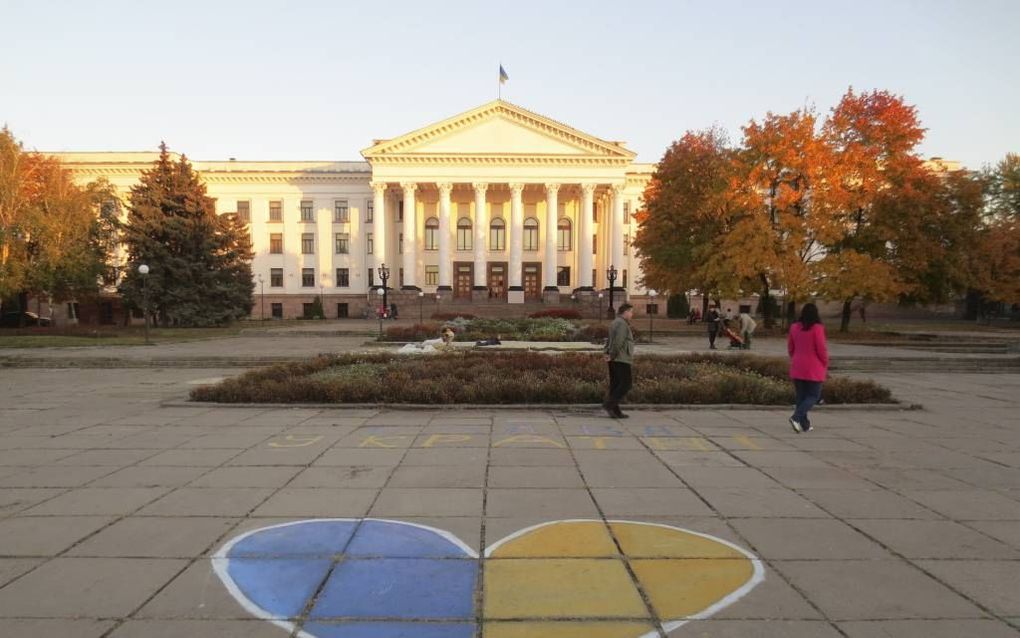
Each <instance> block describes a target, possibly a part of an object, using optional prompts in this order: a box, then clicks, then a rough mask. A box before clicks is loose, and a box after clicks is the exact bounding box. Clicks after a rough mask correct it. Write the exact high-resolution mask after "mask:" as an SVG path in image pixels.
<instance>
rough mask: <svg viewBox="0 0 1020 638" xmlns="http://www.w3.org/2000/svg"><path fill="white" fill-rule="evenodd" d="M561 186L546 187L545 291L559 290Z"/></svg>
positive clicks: (551, 185)
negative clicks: (558, 262) (557, 252)
mask: <svg viewBox="0 0 1020 638" xmlns="http://www.w3.org/2000/svg"><path fill="white" fill-rule="evenodd" d="M559 194H560V185H559V184H546V185H545V263H544V264H542V272H543V273H544V274H543V277H542V279H543V280H544V281H545V287H544V289H545V290H559V287H557V286H556V264H557V261H558V260H557V257H556V227H557V226H558V225H559V221H560V205H559Z"/></svg>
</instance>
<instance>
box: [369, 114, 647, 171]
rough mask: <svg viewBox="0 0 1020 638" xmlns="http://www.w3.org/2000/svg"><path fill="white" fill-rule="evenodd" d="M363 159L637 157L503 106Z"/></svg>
mask: <svg viewBox="0 0 1020 638" xmlns="http://www.w3.org/2000/svg"><path fill="white" fill-rule="evenodd" d="M362 155H364V156H365V158H366V159H368V160H369V161H372V160H373V159H378V160H382V159H384V158H387V157H394V158H396V157H398V156H399V157H405V158H413V157H420V158H422V159H425V158H434V157H500V156H503V157H517V158H522V157H535V158H578V159H582V158H584V159H598V158H600V159H604V160H625V161H630V160H632V159H633V158H634V156H635V154H634V153H633V152H632V151H630V150H628V149H626V148H625V147H624V146H623V145H622V144H620V143H618V142H609V141H606V140H602V139H599V138H597V137H594V136H592V135H588V134H587V133H583V132H581V131H578V130H577V129H574V128H571V127H569V126H567V125H565V124H562V123H560V122H556V121H555V120H551V119H549V118H546V117H543V116H541V115H537V114H535V113H532V112H530V111H527V110H525V109H522V108H521V107H519V106H516V105H514V104H510V103H509V102H503V101H502V100H496V101H493V102H489V103H488V104H485V105H483V106H480V107H478V108H476V109H473V110H471V111H468V112H466V113H462V114H460V115H457V116H454V117H452V118H449V119H447V120H443V121H442V122H438V123H436V124H433V125H431V126H427V127H425V128H422V129H418V130H417V131H412V132H411V133H408V134H406V135H402V136H400V137H396V138H393V139H390V140H379V141H377V142H376V143H375V144H374V145H373V146H372V147H370V148H367V149H365V150H364V151H362Z"/></svg>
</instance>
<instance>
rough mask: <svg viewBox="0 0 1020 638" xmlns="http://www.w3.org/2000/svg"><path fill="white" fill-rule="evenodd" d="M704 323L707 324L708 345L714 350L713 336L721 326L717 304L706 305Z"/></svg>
mask: <svg viewBox="0 0 1020 638" xmlns="http://www.w3.org/2000/svg"><path fill="white" fill-rule="evenodd" d="M705 323H706V324H707V325H708V347H709V349H711V350H715V338H716V337H718V336H719V330H720V329H721V328H722V316H721V315H720V314H719V307H718V306H717V305H715V304H712V305H711V306H709V307H708V314H707V315H705Z"/></svg>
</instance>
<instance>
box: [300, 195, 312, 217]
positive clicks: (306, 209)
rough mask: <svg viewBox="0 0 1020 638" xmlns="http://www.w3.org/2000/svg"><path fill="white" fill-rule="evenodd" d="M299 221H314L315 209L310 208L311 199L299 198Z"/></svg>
mask: <svg viewBox="0 0 1020 638" xmlns="http://www.w3.org/2000/svg"><path fill="white" fill-rule="evenodd" d="M301 221H303V222H314V221H315V210H314V209H313V208H312V200H310V199H303V200H301Z"/></svg>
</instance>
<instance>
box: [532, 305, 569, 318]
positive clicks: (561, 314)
mask: <svg viewBox="0 0 1020 638" xmlns="http://www.w3.org/2000/svg"><path fill="white" fill-rule="evenodd" d="M543 317H554V318H557V319H580V318H581V312H580V311H579V310H575V309H574V308H548V309H546V310H539V311H538V312H533V313H531V314H530V315H528V318H529V319H541V318H543Z"/></svg>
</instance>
